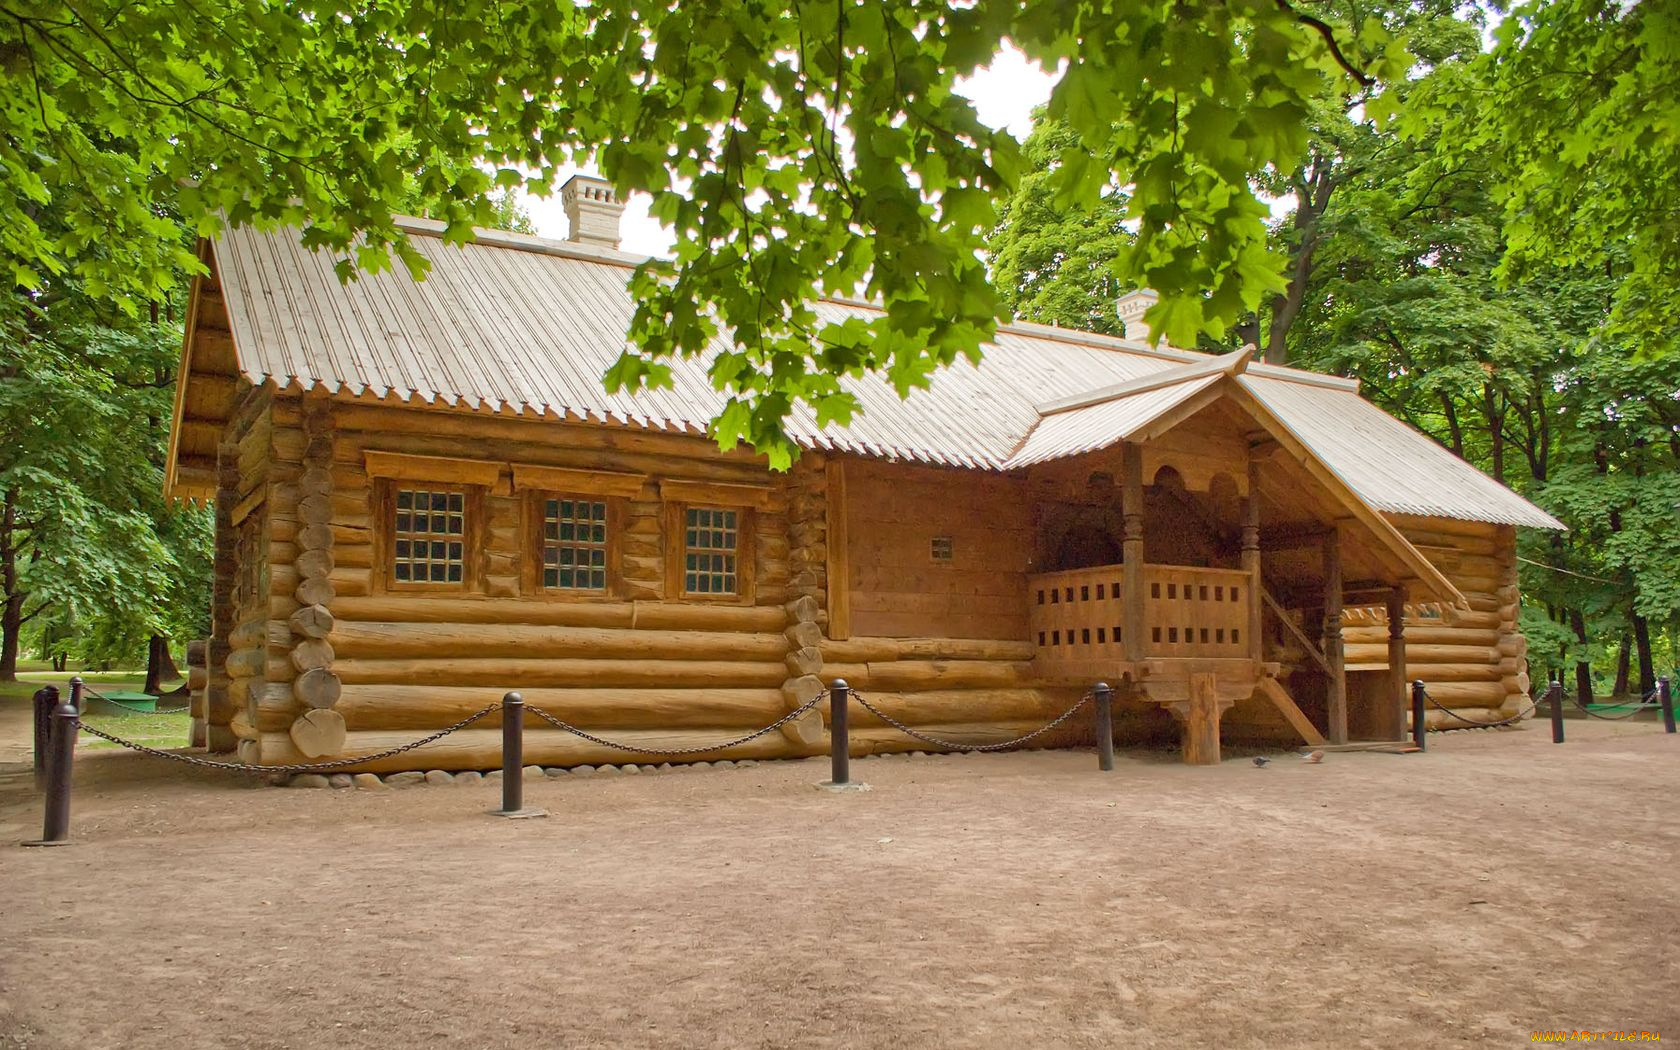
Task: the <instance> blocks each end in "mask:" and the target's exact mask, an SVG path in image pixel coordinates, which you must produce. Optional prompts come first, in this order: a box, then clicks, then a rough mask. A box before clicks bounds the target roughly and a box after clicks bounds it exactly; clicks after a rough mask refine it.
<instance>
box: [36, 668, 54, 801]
mask: <svg viewBox="0 0 1680 1050" xmlns="http://www.w3.org/2000/svg"><path fill="white" fill-rule="evenodd" d="M57 707H58V686H56V685H45V686H42V687H41V688H39V689H37V690H35V788H36V790H37V791H38V790H40V789H42V788H44V787H46V786H47V752H48V751H49V750H51V748H50V744H51V741H52V716H53V711H54V710H56V709H57Z"/></svg>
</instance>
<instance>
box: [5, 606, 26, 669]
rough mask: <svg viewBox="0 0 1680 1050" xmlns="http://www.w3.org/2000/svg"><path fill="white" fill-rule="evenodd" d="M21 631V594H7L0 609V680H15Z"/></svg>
mask: <svg viewBox="0 0 1680 1050" xmlns="http://www.w3.org/2000/svg"><path fill="white" fill-rule="evenodd" d="M22 633H23V595H21V594H11V595H7V596H6V604H5V607H4V609H3V610H0V682H15V681H17V664H18V638H19V636H20V635H22Z"/></svg>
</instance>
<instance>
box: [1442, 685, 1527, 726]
mask: <svg viewBox="0 0 1680 1050" xmlns="http://www.w3.org/2000/svg"><path fill="white" fill-rule="evenodd" d="M1423 698H1424V699H1425V700H1428V701H1429V704H1430V706H1431V707H1434V708H1435V709H1436V710H1437V711H1445V712H1446V713H1447V714H1448V715H1449V716H1450V717H1452V718H1456V719H1458V720H1459V721H1460V722H1463V723H1464V724H1463V725H1461V726H1448V727H1447V728H1446V729H1437V730H1436V732H1438V733H1450V732H1452V731H1453V730H1455V729H1498V728H1500V727H1501V726H1510V725H1516V724H1517V723H1518V722H1521V721H1522V720H1523V719H1525V718H1527V717H1528V716H1529V715H1531V714H1533V713H1534V712H1535V711H1536V710H1538V709H1539V707H1540V701H1538V700H1531V701H1530V702H1529V705H1528V710H1527V711H1519V712H1517V713H1516V714H1514V715H1512V716H1511V717H1510V718H1502V719H1500V720H1499V721H1497V722H1476V721H1472V720H1471V719H1468V718H1465V717H1464V716H1463V715H1461V714H1459V713H1458V712H1457V711H1454V710H1453V709H1452V708H1450V707H1447V706H1445V705H1443V704H1442V703H1441V702H1440V701H1439V700H1437V699H1435V698H1434V697H1433V696H1430V695H1429V690H1427V689H1425V690H1424V691H1423Z"/></svg>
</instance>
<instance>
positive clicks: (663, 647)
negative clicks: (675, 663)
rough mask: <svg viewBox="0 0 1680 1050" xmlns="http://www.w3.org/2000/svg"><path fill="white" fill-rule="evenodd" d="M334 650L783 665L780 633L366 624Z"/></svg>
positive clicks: (350, 626) (353, 624) (352, 629)
mask: <svg viewBox="0 0 1680 1050" xmlns="http://www.w3.org/2000/svg"><path fill="white" fill-rule="evenodd" d="M332 651H333V652H334V653H336V654H337V655H338V656H339V657H341V658H344V659H393V658H401V657H427V656H445V655H457V654H459V655H465V654H471V655H472V656H473V658H475V659H491V658H498V657H524V658H527V659H535V658H541V657H554V658H565V657H571V658H587V657H638V656H639V657H646V658H649V659H656V660H687V659H695V660H754V661H758V660H765V661H771V660H781V659H783V658H784V657H786V656H787V653H788V641H787V639H786V638H784V637H782V636H781V635H780V634H747V633H744V632H736V631H651V630H614V629H612V628H602V627H550V626H536V625H530V624H505V623H503V624H456V623H369V622H362V621H342V622H338V623H337V624H336V625H335V628H334V630H333V634H332Z"/></svg>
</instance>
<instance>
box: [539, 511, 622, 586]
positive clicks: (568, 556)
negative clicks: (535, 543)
mask: <svg viewBox="0 0 1680 1050" xmlns="http://www.w3.org/2000/svg"><path fill="white" fill-rule="evenodd" d="M542 511H543V523H542V584H543V587H544V588H545V589H548V590H556V591H574V592H582V593H589V594H605V593H606V591H607V505H606V503H605V502H604V501H602V500H598V499H578V498H570V497H564V496H561V497H556V498H554V499H545V500H543V504H542Z"/></svg>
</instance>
